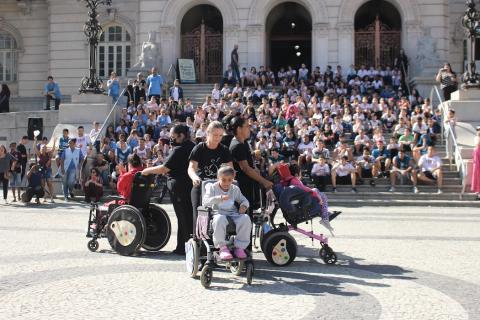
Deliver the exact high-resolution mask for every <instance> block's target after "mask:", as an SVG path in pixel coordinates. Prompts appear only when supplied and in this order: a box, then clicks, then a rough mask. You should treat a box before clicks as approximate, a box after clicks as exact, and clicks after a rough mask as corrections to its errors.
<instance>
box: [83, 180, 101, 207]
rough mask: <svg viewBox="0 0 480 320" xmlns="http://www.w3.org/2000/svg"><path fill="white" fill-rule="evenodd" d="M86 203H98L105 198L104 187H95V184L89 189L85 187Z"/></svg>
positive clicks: (90, 184) (89, 186)
mask: <svg viewBox="0 0 480 320" xmlns="http://www.w3.org/2000/svg"><path fill="white" fill-rule="evenodd" d="M84 191H85V202H87V203H90V202H91V201H92V200H94V201H95V202H98V201H99V200H100V198H101V197H102V196H103V187H99V186H97V185H95V184H94V183H93V182H90V183H89V184H88V186H87V187H85V190H84Z"/></svg>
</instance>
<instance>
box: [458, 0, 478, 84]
mask: <svg viewBox="0 0 480 320" xmlns="http://www.w3.org/2000/svg"><path fill="white" fill-rule="evenodd" d="M466 4H467V10H466V11H465V14H464V15H463V18H462V26H463V28H464V29H465V34H466V36H467V39H468V40H467V41H468V42H467V48H469V49H470V50H469V54H468V60H469V62H468V64H467V70H466V71H465V73H464V74H463V80H462V82H463V83H462V88H464V89H468V88H480V75H479V74H478V73H477V67H476V65H475V43H476V38H477V35H478V34H479V32H480V22H479V20H480V14H479V12H478V11H477V9H476V8H475V2H474V1H473V0H467V3H466Z"/></svg>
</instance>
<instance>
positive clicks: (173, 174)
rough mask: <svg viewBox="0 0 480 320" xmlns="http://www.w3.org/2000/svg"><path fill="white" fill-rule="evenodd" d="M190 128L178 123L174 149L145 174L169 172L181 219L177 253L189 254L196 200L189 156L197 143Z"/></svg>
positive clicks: (178, 216)
mask: <svg viewBox="0 0 480 320" xmlns="http://www.w3.org/2000/svg"><path fill="white" fill-rule="evenodd" d="M189 136H190V131H189V129H188V127H187V126H185V125H181V124H179V125H176V126H175V127H173V128H172V131H171V140H172V146H173V149H172V151H171V152H170V154H169V156H168V158H167V159H166V160H165V163H164V164H163V165H161V166H158V167H153V168H147V169H145V170H143V171H142V174H143V175H149V174H168V180H167V187H168V191H169V192H170V199H171V201H172V204H173V209H174V210H175V215H176V216H177V220H178V232H177V247H176V248H175V250H174V251H173V252H174V253H176V254H185V245H184V244H185V242H187V241H188V239H189V237H190V234H191V233H192V232H193V224H192V222H193V219H192V201H191V196H190V192H191V190H192V180H190V178H189V177H188V173H187V171H188V158H189V156H190V153H191V152H192V149H193V148H194V146H195V144H194V143H193V142H192V141H190V137H189Z"/></svg>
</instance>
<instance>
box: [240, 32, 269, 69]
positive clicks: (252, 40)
mask: <svg viewBox="0 0 480 320" xmlns="http://www.w3.org/2000/svg"><path fill="white" fill-rule="evenodd" d="M247 37H248V47H247V48H246V49H247V52H246V54H247V65H248V66H257V67H258V66H261V65H264V64H265V26H264V25H260V24H257V25H249V26H247ZM242 51H243V50H242ZM240 54H244V53H243V52H241V53H240Z"/></svg>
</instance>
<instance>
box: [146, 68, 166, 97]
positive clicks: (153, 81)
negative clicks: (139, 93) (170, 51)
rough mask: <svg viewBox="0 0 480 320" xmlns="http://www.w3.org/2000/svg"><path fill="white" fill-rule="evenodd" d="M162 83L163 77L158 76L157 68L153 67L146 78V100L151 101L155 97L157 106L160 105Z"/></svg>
mask: <svg viewBox="0 0 480 320" xmlns="http://www.w3.org/2000/svg"><path fill="white" fill-rule="evenodd" d="M163 83H164V80H163V77H162V76H161V75H159V74H158V72H157V68H155V67H153V68H152V71H151V74H150V75H149V76H148V77H147V83H146V84H147V90H148V100H151V99H152V97H155V99H156V100H157V104H160V97H161V95H162V86H163Z"/></svg>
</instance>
